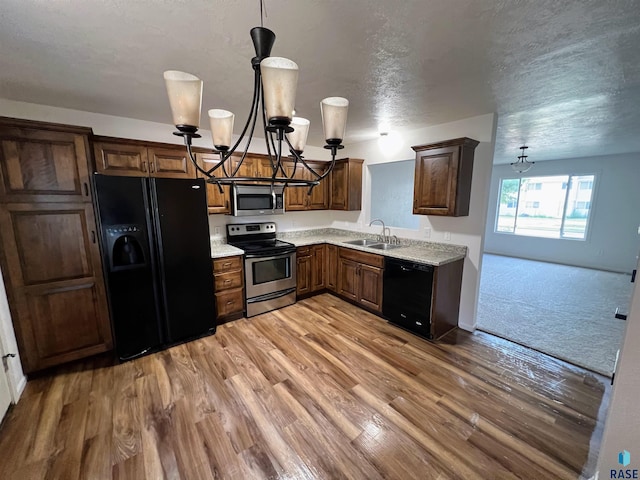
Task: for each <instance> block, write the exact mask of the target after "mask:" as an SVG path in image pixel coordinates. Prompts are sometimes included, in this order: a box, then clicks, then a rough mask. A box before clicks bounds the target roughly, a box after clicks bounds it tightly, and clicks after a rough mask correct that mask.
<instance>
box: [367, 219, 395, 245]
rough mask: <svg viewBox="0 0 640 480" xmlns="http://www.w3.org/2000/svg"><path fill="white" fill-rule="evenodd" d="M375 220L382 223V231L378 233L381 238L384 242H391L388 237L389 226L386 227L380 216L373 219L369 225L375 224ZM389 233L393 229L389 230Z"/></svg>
mask: <svg viewBox="0 0 640 480" xmlns="http://www.w3.org/2000/svg"><path fill="white" fill-rule="evenodd" d="M375 222H380V223H381V224H382V233H381V234H380V235H378V236H379V237H380V240H381V241H383V242H384V243H389V242H387V237H386V233H387V230H389V229H388V227H385V226H384V222H383V221H382V220H380V219H379V218H376V219H375V220H371V221H370V222H369V226H371V225H373V224H374V223H375ZM389 233H391V230H389Z"/></svg>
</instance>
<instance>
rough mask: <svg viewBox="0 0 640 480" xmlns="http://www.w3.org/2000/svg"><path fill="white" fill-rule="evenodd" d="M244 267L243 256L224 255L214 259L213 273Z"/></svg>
mask: <svg viewBox="0 0 640 480" xmlns="http://www.w3.org/2000/svg"><path fill="white" fill-rule="evenodd" d="M241 268H242V257H240V256H236V257H224V258H216V259H214V260H213V273H224V272H230V271H232V270H240V269H241Z"/></svg>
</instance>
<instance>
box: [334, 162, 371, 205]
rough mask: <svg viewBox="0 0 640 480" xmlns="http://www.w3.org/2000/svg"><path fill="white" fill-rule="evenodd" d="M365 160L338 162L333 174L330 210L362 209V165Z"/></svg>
mask: <svg viewBox="0 0 640 480" xmlns="http://www.w3.org/2000/svg"><path fill="white" fill-rule="evenodd" d="M363 163H364V160H360V159H357V158H343V159H341V160H336V163H335V165H334V167H333V171H332V172H331V186H330V187H329V188H330V190H331V196H330V199H329V209H330V210H361V209H362V164H363Z"/></svg>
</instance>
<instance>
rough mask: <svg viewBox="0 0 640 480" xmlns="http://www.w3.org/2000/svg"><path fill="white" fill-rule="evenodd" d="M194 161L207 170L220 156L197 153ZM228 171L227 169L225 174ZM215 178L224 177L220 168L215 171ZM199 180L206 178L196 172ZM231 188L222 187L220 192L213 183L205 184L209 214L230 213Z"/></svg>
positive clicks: (227, 186)
mask: <svg viewBox="0 0 640 480" xmlns="http://www.w3.org/2000/svg"><path fill="white" fill-rule="evenodd" d="M196 160H197V161H198V165H200V167H201V168H203V169H204V170H209V169H210V168H212V167H214V166H215V165H216V164H217V163H218V162H219V161H220V156H219V155H215V154H213V153H211V154H209V153H198V154H197V155H196ZM228 171H229V170H228V169H227V172H228ZM215 175H216V177H224V172H223V171H222V167H221V168H219V169H217V170H216V171H215ZM198 177H199V178H206V177H205V176H204V175H203V174H202V173H200V172H198ZM230 191H231V187H229V185H223V186H222V192H220V189H219V188H218V185H214V184H213V183H207V207H208V209H209V213H212V214H213V213H230V212H231V210H230V207H229V201H230V198H231V197H230V193H229V192H230Z"/></svg>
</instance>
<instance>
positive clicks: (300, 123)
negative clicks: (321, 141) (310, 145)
mask: <svg viewBox="0 0 640 480" xmlns="http://www.w3.org/2000/svg"><path fill="white" fill-rule="evenodd" d="M309 123H310V122H309V120H307V119H306V118H301V117H293V119H292V120H291V125H290V127H291V128H293V132H289V133H287V138H288V139H289V143H290V144H291V148H293V150H294V151H295V152H296V153H298V154H301V153H302V152H304V147H306V145H307V136H308V135H309Z"/></svg>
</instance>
